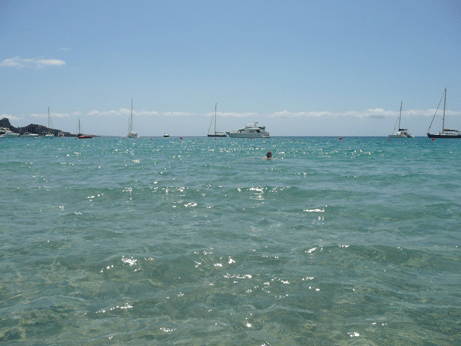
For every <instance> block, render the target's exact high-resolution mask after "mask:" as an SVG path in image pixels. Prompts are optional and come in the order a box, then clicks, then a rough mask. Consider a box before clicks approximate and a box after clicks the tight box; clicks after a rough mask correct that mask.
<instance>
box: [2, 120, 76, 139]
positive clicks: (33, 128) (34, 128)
mask: <svg viewBox="0 0 461 346" xmlns="http://www.w3.org/2000/svg"><path fill="white" fill-rule="evenodd" d="M0 127H4V128H7V129H9V130H11V131H13V132H16V133H19V134H20V135H23V134H24V133H26V132H29V133H36V134H38V135H39V136H43V135H45V134H47V133H52V134H54V135H55V136H56V137H77V135H76V134H72V133H70V132H65V131H61V130H57V129H50V128H48V127H46V126H43V125H38V124H29V125H27V126H24V127H14V126H12V125H11V123H10V120H9V119H8V118H3V119H1V120H0Z"/></svg>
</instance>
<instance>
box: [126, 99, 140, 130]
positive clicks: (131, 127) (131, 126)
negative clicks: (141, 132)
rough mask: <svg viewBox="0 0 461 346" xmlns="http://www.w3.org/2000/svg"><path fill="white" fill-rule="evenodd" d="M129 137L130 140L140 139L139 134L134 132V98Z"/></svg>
mask: <svg viewBox="0 0 461 346" xmlns="http://www.w3.org/2000/svg"><path fill="white" fill-rule="evenodd" d="M127 137H129V138H138V133H137V132H134V131H133V98H132V99H131V121H130V132H128V135H127Z"/></svg>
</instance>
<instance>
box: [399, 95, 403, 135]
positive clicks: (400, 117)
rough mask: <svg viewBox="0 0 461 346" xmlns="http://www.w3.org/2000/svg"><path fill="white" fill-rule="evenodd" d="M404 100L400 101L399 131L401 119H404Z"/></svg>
mask: <svg viewBox="0 0 461 346" xmlns="http://www.w3.org/2000/svg"><path fill="white" fill-rule="evenodd" d="M402 102H403V101H400V115H399V131H400V119H402Z"/></svg>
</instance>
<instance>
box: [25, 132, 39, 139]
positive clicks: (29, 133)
mask: <svg viewBox="0 0 461 346" xmlns="http://www.w3.org/2000/svg"><path fill="white" fill-rule="evenodd" d="M21 138H38V133H31V132H25V133H23V134H22V135H21Z"/></svg>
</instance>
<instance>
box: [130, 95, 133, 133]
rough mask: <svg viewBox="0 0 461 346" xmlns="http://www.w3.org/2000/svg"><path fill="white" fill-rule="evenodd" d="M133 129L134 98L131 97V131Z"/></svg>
mask: <svg viewBox="0 0 461 346" xmlns="http://www.w3.org/2000/svg"><path fill="white" fill-rule="evenodd" d="M131 131H133V98H131V121H130V132H131Z"/></svg>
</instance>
